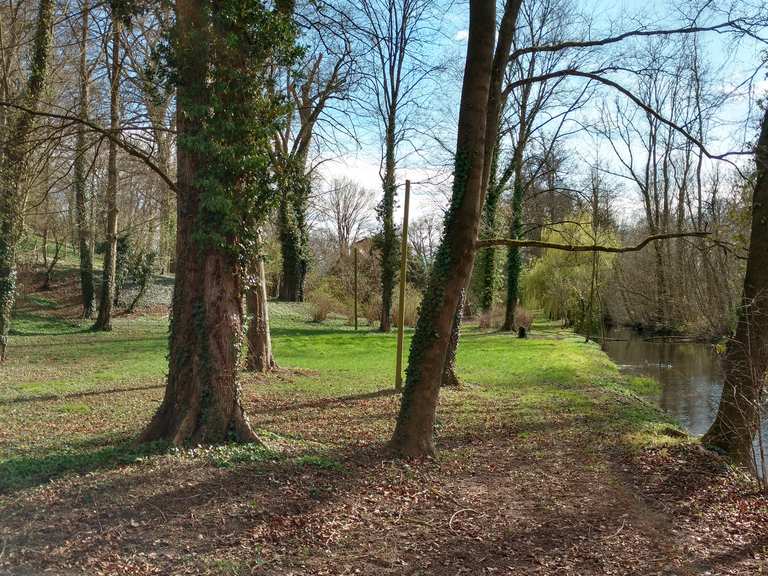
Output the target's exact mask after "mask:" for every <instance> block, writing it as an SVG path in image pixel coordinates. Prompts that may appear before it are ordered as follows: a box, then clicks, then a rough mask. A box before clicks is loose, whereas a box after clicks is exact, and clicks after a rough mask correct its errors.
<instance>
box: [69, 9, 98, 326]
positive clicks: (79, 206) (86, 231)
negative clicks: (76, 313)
mask: <svg viewBox="0 0 768 576" xmlns="http://www.w3.org/2000/svg"><path fill="white" fill-rule="evenodd" d="M82 11H83V13H82V25H81V30H80V62H79V73H80V79H79V80H80V94H79V98H78V107H79V111H78V116H79V117H80V119H81V120H87V119H88V92H89V90H88V84H89V82H90V78H89V74H88V21H89V16H90V6H89V0H83V5H82ZM87 150H88V145H87V143H86V132H85V125H83V124H78V126H77V143H76V145H75V162H74V167H73V170H74V180H75V182H74V185H75V186H74V187H75V207H76V219H77V242H78V247H79V250H80V293H81V296H82V302H83V318H88V319H90V318H91V317H92V316H93V304H94V289H93V260H92V259H91V248H90V244H91V241H92V239H91V230H90V226H89V223H88V210H87V206H86V202H87V201H86V187H87V184H88V183H87V178H86V176H87V175H86V162H85V155H86V153H87Z"/></svg>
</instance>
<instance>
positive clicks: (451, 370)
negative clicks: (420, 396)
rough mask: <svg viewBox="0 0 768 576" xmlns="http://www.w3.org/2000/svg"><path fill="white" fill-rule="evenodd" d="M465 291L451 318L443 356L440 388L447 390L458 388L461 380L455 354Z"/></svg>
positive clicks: (457, 346)
mask: <svg viewBox="0 0 768 576" xmlns="http://www.w3.org/2000/svg"><path fill="white" fill-rule="evenodd" d="M466 293H467V291H466V290H462V292H461V298H459V305H458V306H456V314H455V315H454V317H453V325H452V326H451V339H450V341H449V342H448V352H446V354H445V366H444V367H443V380H442V382H441V386H443V387H447V388H459V387H460V386H461V380H460V379H459V376H458V375H457V374H456V353H457V352H458V350H459V335H460V332H461V321H462V318H463V316H464V299H465V297H466Z"/></svg>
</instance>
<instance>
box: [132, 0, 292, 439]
mask: <svg viewBox="0 0 768 576" xmlns="http://www.w3.org/2000/svg"><path fill="white" fill-rule="evenodd" d="M171 37H172V38H173V45H172V51H171V55H172V58H171V59H170V64H171V72H172V76H173V78H174V80H175V84H176V89H177V126H178V138H177V151H176V156H177V184H176V190H177V242H176V263H177V274H176V285H175V289H174V297H173V308H172V322H171V334H170V350H169V369H168V380H167V383H166V388H165V396H164V398H163V402H162V404H161V405H160V408H159V409H158V411H157V413H156V414H155V416H154V417H153V418H152V420H151V422H150V423H149V425H148V427H147V428H146V429H145V431H144V434H143V436H142V439H143V440H145V441H148V440H154V439H165V440H168V441H170V442H173V443H175V444H181V443H186V442H220V441H223V440H225V439H227V438H229V437H231V436H234V437H236V438H237V439H239V440H242V441H256V440H257V437H256V435H255V434H254V432H253V430H252V429H251V426H250V424H249V422H248V418H247V416H246V414H245V410H244V409H243V405H242V403H241V398H240V387H239V384H238V380H237V371H238V370H237V369H238V358H239V355H240V349H241V340H242V337H243V316H244V314H243V309H242V295H243V276H244V270H243V263H244V262H245V261H247V256H248V254H246V253H244V250H245V248H244V247H248V246H252V245H253V244H254V242H255V240H256V234H257V231H258V226H259V224H261V223H262V221H263V219H264V218H265V217H266V215H267V214H268V212H269V208H270V205H271V202H272V199H273V197H274V194H275V193H274V190H273V182H272V181H271V179H272V170H271V166H270V156H271V152H272V151H271V140H272V136H273V135H274V134H275V132H276V131H277V130H278V123H279V122H280V121H281V120H282V119H284V117H285V115H286V112H287V108H286V106H285V105H283V103H282V101H280V100H279V99H277V98H276V97H275V96H274V94H275V91H274V90H273V89H272V86H270V82H271V78H272V77H273V76H272V74H271V67H272V66H273V65H288V64H289V63H290V61H291V60H292V58H293V57H294V56H295V48H294V32H293V27H292V25H291V23H290V21H289V18H286V17H285V16H284V15H282V14H280V13H277V12H275V11H273V10H271V9H270V8H268V7H267V6H265V5H264V4H262V3H261V2H240V1H238V0H222V1H220V2H207V1H205V0H178V1H177V2H176V23H175V30H174V33H173V34H172V35H171Z"/></svg>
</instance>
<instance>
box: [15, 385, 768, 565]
mask: <svg viewBox="0 0 768 576" xmlns="http://www.w3.org/2000/svg"><path fill="white" fill-rule="evenodd" d="M591 397H592V400H591V401H593V402H596V403H605V402H608V400H606V399H605V398H604V397H603V393H600V394H593V395H592V396H591ZM249 404H250V408H251V414H252V415H253V420H254V423H255V425H256V426H258V427H260V428H267V429H270V430H274V431H276V432H279V434H280V436H275V438H274V439H272V440H269V439H268V441H271V442H273V444H274V446H275V448H276V450H278V451H281V453H282V456H281V457H279V458H275V459H266V460H261V461H254V462H248V461H239V462H224V464H223V465H224V467H221V462H219V464H220V466H216V465H212V464H211V460H210V458H208V457H206V454H208V455H209V456H210V453H206V452H205V451H196V452H190V453H189V454H187V455H181V456H180V455H178V454H176V455H174V454H169V455H166V456H159V457H153V458H148V459H147V460H146V461H145V462H139V463H134V464H132V465H130V466H125V467H121V468H116V469H112V470H108V471H103V472H98V473H94V474H90V475H86V476H82V477H69V478H67V479H62V480H58V481H54V482H52V483H50V484H48V485H45V486H43V487H40V488H37V489H32V490H27V491H25V492H20V493H17V494H13V495H11V496H10V497H7V498H6V500H5V501H4V506H3V509H2V510H0V514H2V518H3V520H2V522H0V527H1V528H0V550H2V552H0V573H2V574H14V575H21V574H29V575H32V574H35V575H36V574H41V573H53V574H58V575H67V574H94V575H95V574H131V575H134V574H135V575H144V574H174V575H176V574H219V575H240V574H256V575H272V574H275V575H278V574H279V575H305V574H306V575H323V574H326V575H346V574H349V575H354V574H368V575H390V574H391V575H395V574H398V575H413V576H415V575H427V574H439V575H443V574H445V575H460V574H467V575H479V574H488V575H497V574H514V575H518V574H519V575H524V574H525V575H527V574H542V575H543V574H546V575H562V574H568V575H571V574H574V575H582V574H584V575H587V574H595V575H597V574H600V575H602V574H605V575H609V574H616V575H627V574H638V575H640V574H643V575H652V574H658V575H692V574H713V575H724V574H740V575H745V576H746V575H756V574H762V573H768V554H767V552H766V544H767V541H766V538H768V530H766V527H768V503H767V502H766V500H765V499H764V498H761V497H758V496H755V495H749V494H748V490H749V487H748V486H746V485H744V484H742V483H740V482H738V481H737V480H736V479H735V478H734V477H733V475H732V474H730V473H729V472H728V471H727V470H726V469H725V468H724V467H723V466H722V465H721V464H719V463H718V462H717V461H716V460H713V459H712V458H711V457H709V456H706V455H705V454H704V453H703V452H701V451H700V450H698V449H697V448H695V447H693V446H690V445H683V446H680V447H672V448H659V449H652V450H644V451H640V452H634V451H631V450H629V449H626V448H622V447H621V444H620V443H618V442H617V438H616V432H615V430H614V429H612V428H611V427H609V426H606V422H605V418H606V414H607V411H606V410H602V409H601V410H595V411H591V412H589V413H590V414H592V415H591V416H590V415H586V416H585V415H584V414H580V413H577V412H576V411H573V410H568V409H564V408H562V409H558V408H557V407H556V406H554V405H553V407H552V409H551V410H549V411H545V412H537V413H536V414H534V415H532V416H531V415H529V416H524V415H525V414H527V412H526V411H525V410H521V409H520V407H519V406H518V404H517V401H516V400H515V398H514V397H512V398H508V399H487V398H482V397H480V396H477V395H475V394H474V393H473V392H471V391H469V392H467V391H464V392H451V393H448V394H447V395H446V398H445V400H444V402H443V406H442V409H441V413H440V423H439V426H438V435H439V446H440V448H441V454H440V457H439V459H438V460H437V461H433V462H410V463H407V462H400V461H393V460H391V459H389V457H388V455H387V452H386V450H385V449H384V447H383V446H382V445H381V443H380V441H381V438H385V437H386V435H387V432H388V430H389V427H390V425H391V424H390V423H391V422H392V418H393V417H394V414H395V411H396V408H397V400H396V398H395V397H393V396H391V395H389V394H386V393H382V394H365V395H360V397H359V398H354V397H352V398H337V399H322V398H321V399H315V400H312V401H307V399H306V398H301V397H293V398H292V397H286V396H279V397H278V396H270V395H263V394H262V395H251V396H250V398H249ZM599 407H600V408H603V405H602V404H600V406H599ZM299 434H301V436H302V438H303V440H302V442H301V443H300V444H292V443H291V441H290V438H292V437H294V436H296V435H299ZM315 446H324V447H325V448H324V449H323V450H321V451H315V450H314V447H315ZM246 460H247V459H246Z"/></svg>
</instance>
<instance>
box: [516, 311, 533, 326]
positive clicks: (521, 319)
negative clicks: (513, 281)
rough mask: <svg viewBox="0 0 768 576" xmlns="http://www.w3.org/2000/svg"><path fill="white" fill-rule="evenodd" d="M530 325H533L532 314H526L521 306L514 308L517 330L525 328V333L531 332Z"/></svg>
mask: <svg viewBox="0 0 768 576" xmlns="http://www.w3.org/2000/svg"><path fill="white" fill-rule="evenodd" d="M531 324H533V314H531V313H530V312H528V310H526V309H525V308H523V307H522V306H518V307H517V308H515V326H517V327H518V328H521V327H522V328H525V331H526V332H529V331H530V330H531Z"/></svg>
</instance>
